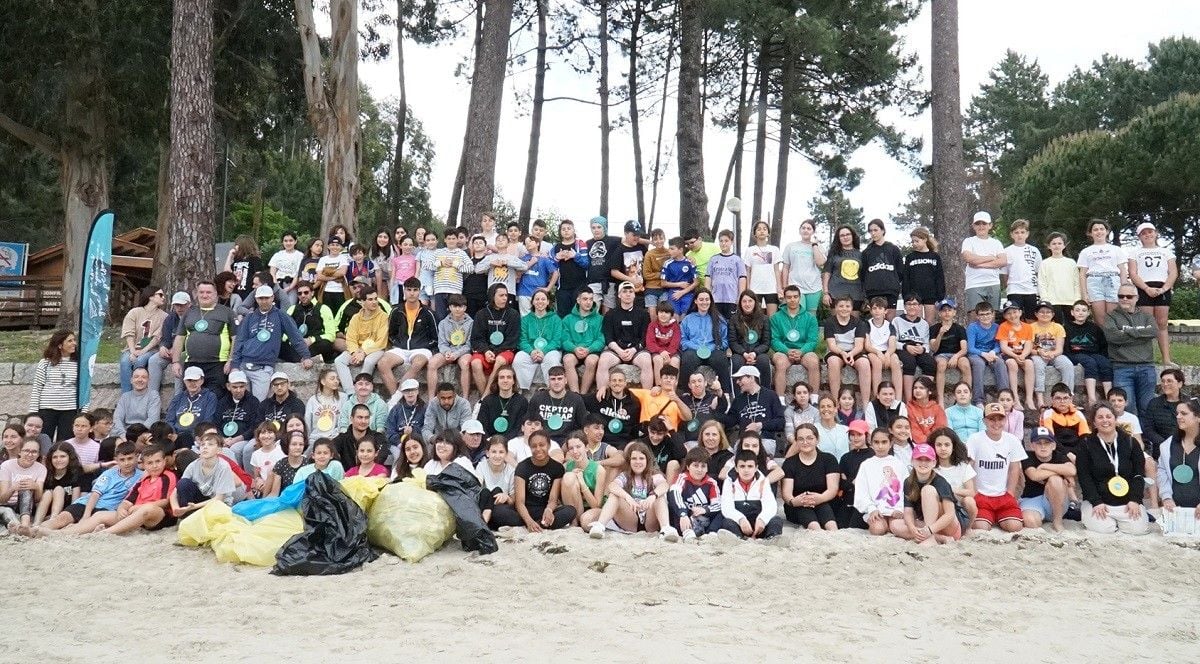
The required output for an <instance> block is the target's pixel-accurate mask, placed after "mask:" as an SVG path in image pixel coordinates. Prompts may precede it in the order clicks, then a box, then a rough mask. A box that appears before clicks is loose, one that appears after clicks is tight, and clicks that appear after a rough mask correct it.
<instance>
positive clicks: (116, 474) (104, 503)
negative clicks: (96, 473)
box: [29, 442, 142, 537]
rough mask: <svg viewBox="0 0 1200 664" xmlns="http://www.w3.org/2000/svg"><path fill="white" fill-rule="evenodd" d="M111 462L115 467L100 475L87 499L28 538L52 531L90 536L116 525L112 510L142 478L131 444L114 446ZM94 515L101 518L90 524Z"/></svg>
mask: <svg viewBox="0 0 1200 664" xmlns="http://www.w3.org/2000/svg"><path fill="white" fill-rule="evenodd" d="M113 461H114V462H115V464H116V465H115V466H113V467H112V468H109V469H108V470H105V471H104V472H103V473H100V477H97V478H96V481H95V482H93V483H92V490H91V491H90V492H88V494H87V495H86V496H80V497H79V499H78V500H76V501H75V502H73V503H71V504H70V505H68V506H67V507H66V508H65V509H63V511H61V512H59V513H58V515H57V516H55V517H54V518H53V519H50V520H49V521H47V522H45V523H44V524H42V525H41V526H38V527H37V528H34V529H32V531H30V533H29V534H32V535H33V536H35V537H37V536H41V535H45V534H47V533H52V532H55V531H58V532H63V533H82V532H90V531H91V530H95V529H96V526H98V525H100V524H102V523H104V524H112V523H116V520H117V519H116V516H117V515H116V512H115V510H116V509H117V507H118V506H119V505H120V504H121V501H122V500H124V499H125V497H126V496H128V495H129V490H130V489H132V488H133V486H134V484H136V483H137V481H138V480H139V479H141V478H142V471H141V470H140V469H139V468H138V467H137V453H136V452H135V451H134V445H133V443H130V442H124V443H121V444H120V445H117V448H116V450H115V458H114V459H113ZM93 514H95V515H102V516H104V518H103V519H97V520H91V517H92V515H93ZM85 528H86V529H87V530H85Z"/></svg>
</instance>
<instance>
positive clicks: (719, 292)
mask: <svg viewBox="0 0 1200 664" xmlns="http://www.w3.org/2000/svg"><path fill="white" fill-rule="evenodd" d="M708 276H709V278H710V279H711V280H712V286H711V288H712V294H713V302H720V303H721V304H734V303H736V302H737V297H738V280H739V279H741V278H742V277H745V276H746V263H745V261H743V260H742V257H741V256H738V255H737V254H729V255H728V256H726V255H724V254H717V255H715V256H713V257H712V259H711V260H709V261H708Z"/></svg>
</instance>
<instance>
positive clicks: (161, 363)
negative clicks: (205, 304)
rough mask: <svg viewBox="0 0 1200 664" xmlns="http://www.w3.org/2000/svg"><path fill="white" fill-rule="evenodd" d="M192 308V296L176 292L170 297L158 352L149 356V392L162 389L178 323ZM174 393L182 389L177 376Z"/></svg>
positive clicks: (180, 328) (180, 329)
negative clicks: (169, 307)
mask: <svg viewBox="0 0 1200 664" xmlns="http://www.w3.org/2000/svg"><path fill="white" fill-rule="evenodd" d="M191 307H192V296H191V295H188V294H187V293H185V292H183V291H178V292H176V293H175V294H174V295H172V296H171V310H170V311H169V312H167V316H166V318H164V319H163V322H162V336H161V337H159V343H158V351H157V352H155V353H154V354H153V355H151V356H150V359H149V361H148V362H147V363H146V369H147V370H148V371H149V372H150V385H149V387H150V391H152V392H154V393H156V394H157V393H158V392H159V390H160V389H161V388H162V379H163V373H164V372H165V371H166V370H167V369H169V368H170V366H171V362H172V361H173V360H172V355H173V351H174V347H175V336H176V334H178V333H179V332H181V331H182V326H181V325H180V322H181V321H182V320H183V316H184V315H185V314H187V312H188V309H190V308H191ZM174 382H175V391H176V392H178V391H180V390H182V389H183V383H181V382H180V379H179V377H178V376H176V377H174Z"/></svg>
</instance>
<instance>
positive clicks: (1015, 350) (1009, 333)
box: [996, 302, 1037, 410]
mask: <svg viewBox="0 0 1200 664" xmlns="http://www.w3.org/2000/svg"><path fill="white" fill-rule="evenodd" d="M1002 315H1003V316H1004V322H1003V323H1001V324H1000V327H999V328H998V329H997V330H996V340H997V341H999V342H1000V354H1001V355H1002V356H1003V357H1004V364H1005V366H1007V367H1008V384H1009V385H1011V386H1012V388H1013V390H1014V391H1015V390H1016V389H1017V371H1018V370H1020V371H1022V372H1023V373H1024V376H1025V407H1026V408H1028V409H1029V410H1037V404H1035V403H1034V401H1033V385H1034V380H1035V373H1036V372H1035V371H1034V368H1033V359H1032V358H1031V355H1033V326H1032V325H1027V324H1026V323H1024V322H1022V321H1021V308H1020V307H1018V306H1017V305H1016V304H1013V303H1012V302H1005V303H1004V308H1003V309H1002ZM1018 401H1019V399H1018Z"/></svg>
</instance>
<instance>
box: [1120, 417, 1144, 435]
mask: <svg viewBox="0 0 1200 664" xmlns="http://www.w3.org/2000/svg"><path fill="white" fill-rule="evenodd" d="M1117 426H1118V427H1120V428H1122V429H1124V430H1125V433H1127V434H1129V435H1130V436H1140V435H1142V423H1141V421H1140V420H1138V418H1137V415H1134V414H1133V413H1121V416H1120V417H1118V418H1117Z"/></svg>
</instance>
